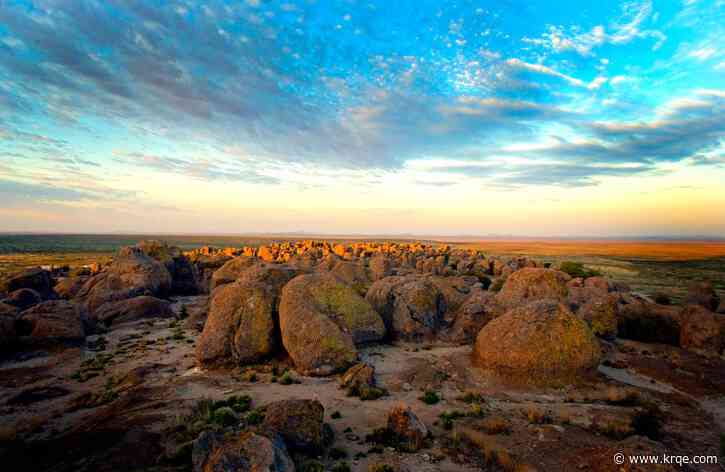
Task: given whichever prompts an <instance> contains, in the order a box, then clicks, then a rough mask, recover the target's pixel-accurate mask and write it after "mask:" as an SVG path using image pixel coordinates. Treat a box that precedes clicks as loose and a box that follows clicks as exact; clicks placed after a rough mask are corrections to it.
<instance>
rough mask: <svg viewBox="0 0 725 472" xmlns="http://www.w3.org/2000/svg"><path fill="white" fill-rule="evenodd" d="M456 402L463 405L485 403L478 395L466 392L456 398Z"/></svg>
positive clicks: (481, 396)
mask: <svg viewBox="0 0 725 472" xmlns="http://www.w3.org/2000/svg"><path fill="white" fill-rule="evenodd" d="M458 400H460V401H462V402H464V403H485V401H486V399H485V398H484V397H483V395H481V394H480V393H476V392H466V393H465V394H463V395H462V396H460V397H458Z"/></svg>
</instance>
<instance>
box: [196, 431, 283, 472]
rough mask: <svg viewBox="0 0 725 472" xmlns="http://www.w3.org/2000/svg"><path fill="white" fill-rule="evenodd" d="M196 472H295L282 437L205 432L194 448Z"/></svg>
mask: <svg viewBox="0 0 725 472" xmlns="http://www.w3.org/2000/svg"><path fill="white" fill-rule="evenodd" d="M192 470H193V471H194V472H240V471H245V472H294V471H295V466H294V463H293V462H292V459H290V456H289V454H288V453H287V448H286V446H285V444H284V442H283V441H282V439H281V438H278V437H272V439H270V438H269V437H266V436H262V435H259V434H256V433H253V432H242V433H236V434H235V435H224V434H220V433H213V432H208V431H207V432H203V433H201V435H199V437H198V438H197V439H196V441H194V445H193V449H192Z"/></svg>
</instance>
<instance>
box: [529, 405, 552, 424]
mask: <svg viewBox="0 0 725 472" xmlns="http://www.w3.org/2000/svg"><path fill="white" fill-rule="evenodd" d="M526 419H527V420H529V423H531V424H547V423H551V417H550V416H549V415H548V414H546V412H545V411H542V410H541V409H539V408H537V407H535V406H533V405H531V406H529V407H528V408H527V409H526Z"/></svg>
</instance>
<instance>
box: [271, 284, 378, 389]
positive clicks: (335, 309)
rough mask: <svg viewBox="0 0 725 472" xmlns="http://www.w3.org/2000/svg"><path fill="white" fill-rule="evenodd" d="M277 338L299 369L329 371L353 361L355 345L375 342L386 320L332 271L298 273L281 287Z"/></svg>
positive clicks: (319, 372) (318, 372) (325, 373)
mask: <svg viewBox="0 0 725 472" xmlns="http://www.w3.org/2000/svg"><path fill="white" fill-rule="evenodd" d="M279 321H280V331H281V334H282V343H283V345H284V347H285V349H286V350H287V352H288V353H289V355H290V356H291V357H292V359H293V361H294V363H295V366H296V367H297V369H298V370H300V371H301V372H304V373H306V374H310V375H329V374H331V373H334V372H338V371H341V370H344V369H346V368H348V367H349V366H350V365H352V364H353V363H354V362H355V361H356V360H357V349H356V345H358V344H362V343H369V342H374V341H380V340H382V339H383V337H384V336H385V325H384V324H383V320H382V319H381V318H380V316H379V315H378V314H377V313H376V312H375V311H374V310H373V309H372V307H371V306H370V304H369V303H368V302H367V301H366V300H365V299H364V298H362V297H361V296H360V295H359V294H358V293H357V292H356V291H355V290H353V289H352V288H350V287H349V286H347V285H346V284H344V283H342V282H341V281H340V280H339V279H337V278H336V277H335V276H333V275H331V274H309V275H300V276H298V277H296V278H294V279H292V281H290V282H289V283H288V284H287V285H286V286H285V287H284V288H283V289H282V298H281V301H280V308H279Z"/></svg>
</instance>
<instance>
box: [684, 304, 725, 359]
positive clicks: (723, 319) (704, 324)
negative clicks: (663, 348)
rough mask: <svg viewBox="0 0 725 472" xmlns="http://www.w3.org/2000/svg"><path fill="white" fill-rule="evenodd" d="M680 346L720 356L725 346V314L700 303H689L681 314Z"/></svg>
mask: <svg viewBox="0 0 725 472" xmlns="http://www.w3.org/2000/svg"><path fill="white" fill-rule="evenodd" d="M680 319H681V330H680V346H682V348H684V349H687V350H690V351H695V352H699V353H702V354H705V355H710V356H718V355H720V354H721V353H722V352H723V348H725V316H721V315H718V314H716V313H713V312H711V311H710V310H708V309H707V308H705V307H702V306H700V305H689V306H687V307H685V308H684V309H683V310H682V314H681V315H680Z"/></svg>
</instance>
